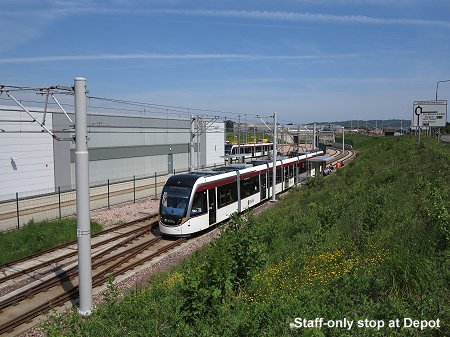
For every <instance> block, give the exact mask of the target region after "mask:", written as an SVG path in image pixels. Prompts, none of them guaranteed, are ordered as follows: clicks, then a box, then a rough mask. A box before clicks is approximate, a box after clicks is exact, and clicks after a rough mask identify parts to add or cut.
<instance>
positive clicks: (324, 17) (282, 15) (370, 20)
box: [150, 9, 450, 28]
mask: <svg viewBox="0 0 450 337" xmlns="http://www.w3.org/2000/svg"><path fill="white" fill-rule="evenodd" d="M150 12H153V13H166V14H175V15H192V16H206V17H228V18H230V17H232V18H247V19H265V20H280V21H299V22H318V23H360V24H378V25H427V26H443V27H447V28H450V21H442V20H422V19H408V18H378V17H370V16H365V15H333V14H315V13H302V12H282V11H239V10H203V9H196V10H177V9H175V10H172V9H167V10H153V11H150Z"/></svg>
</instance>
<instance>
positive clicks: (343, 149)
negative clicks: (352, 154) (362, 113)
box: [342, 127, 345, 155]
mask: <svg viewBox="0 0 450 337" xmlns="http://www.w3.org/2000/svg"><path fill="white" fill-rule="evenodd" d="M344 130H345V129H344V127H342V155H344V153H345V141H344V136H345V131H344Z"/></svg>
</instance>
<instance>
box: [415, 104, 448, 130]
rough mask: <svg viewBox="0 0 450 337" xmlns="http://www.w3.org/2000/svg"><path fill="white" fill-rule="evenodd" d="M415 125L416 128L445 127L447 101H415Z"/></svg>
mask: <svg viewBox="0 0 450 337" xmlns="http://www.w3.org/2000/svg"><path fill="white" fill-rule="evenodd" d="M414 114H415V117H416V118H414V119H413V125H412V126H416V127H421V126H429V127H445V124H446V123H447V101H415V102H414Z"/></svg>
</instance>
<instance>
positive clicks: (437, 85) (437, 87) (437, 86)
mask: <svg viewBox="0 0 450 337" xmlns="http://www.w3.org/2000/svg"><path fill="white" fill-rule="evenodd" d="M443 82H450V80H443V81H437V83H436V101H437V100H438V99H437V97H438V95H437V94H438V89H439V83H443Z"/></svg>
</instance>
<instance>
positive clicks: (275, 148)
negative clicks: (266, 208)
mask: <svg viewBox="0 0 450 337" xmlns="http://www.w3.org/2000/svg"><path fill="white" fill-rule="evenodd" d="M272 158H273V169H272V200H271V201H272V202H275V201H276V200H277V199H276V198H275V187H276V184H277V182H276V179H277V113H276V112H274V114H273V155H272Z"/></svg>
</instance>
